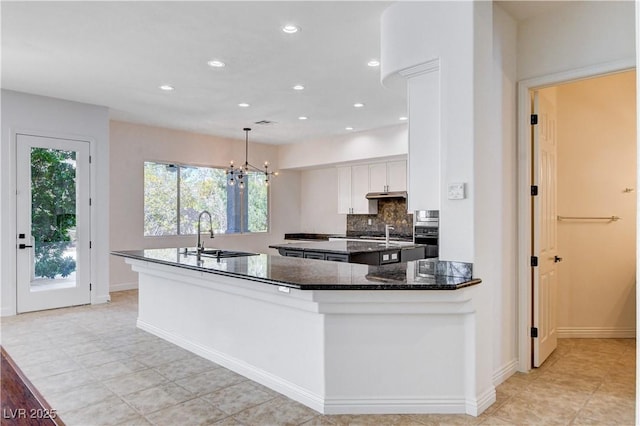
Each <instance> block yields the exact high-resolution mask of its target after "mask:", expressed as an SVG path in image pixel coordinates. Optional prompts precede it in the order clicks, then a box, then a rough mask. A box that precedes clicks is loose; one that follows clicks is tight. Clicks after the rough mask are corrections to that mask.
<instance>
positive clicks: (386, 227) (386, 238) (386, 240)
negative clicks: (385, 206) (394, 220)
mask: <svg viewBox="0 0 640 426" xmlns="http://www.w3.org/2000/svg"><path fill="white" fill-rule="evenodd" d="M392 229H396V228H394V227H393V226H391V225H384V243H385V244H386V245H389V231H390V230H392Z"/></svg>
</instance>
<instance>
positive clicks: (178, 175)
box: [142, 160, 271, 238]
mask: <svg viewBox="0 0 640 426" xmlns="http://www.w3.org/2000/svg"><path fill="white" fill-rule="evenodd" d="M147 164H153V165H163V166H169V167H176V197H177V200H176V220H177V224H176V233H175V234H165V235H148V234H145V228H146V226H145V225H146V222H145V220H146V218H145V215H144V211H145V204H146V197H145V184H146V179H145V173H144V169H145V166H146V165H147ZM183 168H208V169H216V170H222V171H224V172H226V170H227V168H228V167H222V166H215V165H210V164H196V163H182V162H176V161H164V160H144V161H143V165H142V194H143V195H142V205H143V226H142V233H143V237H144V238H167V237H187V236H195V235H197V233H193V234H184V233H181V220H180V212H181V198H182V197H181V191H180V187H181V179H182V169H183ZM251 173H256V172H251ZM227 185H228V184H227ZM248 188H249V186H248V185H247V186H246V190H248ZM266 191H267V194H266V197H267V200H266V201H267V207H266V215H267V220H266V225H267V228H266V230H264V231H249V230H248V228H249V226H248V220H249V206H248V203H249V201H248V200H249V197H248V195H244V196H242V197H240V200H241V203H240V211H241V219H240V229H241V230H240V231H239V232H224V233H220V234H218V235H225V236H230V235H264V234H269V233H270V232H271V185H269V186H268V187H267V189H266ZM243 201H244V202H243ZM244 216H246V222H247V229H242V228H243V227H244V220H243V217H244ZM227 220H228V219H227Z"/></svg>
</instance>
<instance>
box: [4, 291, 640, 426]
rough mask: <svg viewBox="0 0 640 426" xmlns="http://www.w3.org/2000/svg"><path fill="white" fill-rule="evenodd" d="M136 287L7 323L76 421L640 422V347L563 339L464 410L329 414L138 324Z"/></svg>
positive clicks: (32, 366)
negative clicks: (478, 407) (479, 405)
mask: <svg viewBox="0 0 640 426" xmlns="http://www.w3.org/2000/svg"><path fill="white" fill-rule="evenodd" d="M136 313H137V292H136V291H125V292H118V293H113V294H112V302H111V303H109V304H104V305H99V306H82V307H75V308H67V309H58V310H52V311H44V312H36V313H30V314H24V315H18V316H15V317H9V318H4V319H3V320H2V327H1V331H2V335H1V337H2V345H3V346H4V347H5V348H6V349H7V351H8V352H9V354H10V355H11V356H12V357H13V358H14V359H15V361H16V362H17V364H18V365H19V366H20V368H22V370H23V371H24V372H25V374H26V375H27V377H29V378H30V379H31V381H32V382H33V383H34V385H35V386H36V387H37V388H38V389H39V390H40V391H41V393H42V394H43V395H44V397H45V398H46V399H47V401H48V402H49V403H50V404H51V406H52V407H53V408H55V409H57V410H58V412H59V413H60V416H61V418H62V419H63V420H64V421H65V422H66V423H67V424H68V425H81V426H90V425H118V424H121V425H148V424H157V425H204V424H216V425H285V424H286V425H297V424H304V425H438V424H455V425H475V424H482V425H514V424H515V425H521V424H527V425H533V424H540V425H553V424H563V425H632V424H633V423H634V410H635V408H634V407H635V406H634V404H635V340H631V339H602V340H601V339H565V340H560V341H559V344H558V349H557V350H556V351H555V352H554V353H553V354H552V356H551V357H550V359H549V360H547V362H546V363H545V364H544V366H543V367H542V368H540V369H537V370H534V371H533V372H532V373H530V374H521V373H516V374H515V375H514V376H512V377H511V378H510V379H509V380H507V381H506V382H505V383H503V384H501V385H500V386H498V388H497V402H496V403H495V404H494V405H493V406H491V407H490V408H489V409H488V410H487V411H486V412H485V413H483V414H482V415H481V416H479V417H471V416H466V415H360V416H346V415H343V416H324V415H320V414H318V413H316V412H315V411H313V410H311V409H309V408H307V407H305V406H303V405H301V404H299V403H297V402H294V401H292V400H290V399H288V398H286V397H284V396H282V395H280V394H278V393H276V392H273V391H271V390H270V389H267V388H265V387H263V386H261V385H259V384H257V383H255V382H252V381H250V380H247V379H245V378H244V377H242V376H240V375H238V374H236V373H233V372H231V371H229V370H227V369H225V368H223V367H220V366H218V365H217V364H214V363H212V362H210V361H207V360H205V359H202V358H200V357H198V356H195V355H193V354H191V353H190V352H187V351H185V350H183V349H181V348H178V347H176V346H174V345H172V344H170V343H168V342H165V341H164V340H161V339H159V338H157V337H155V336H152V335H150V334H148V333H146V332H143V331H141V330H138V329H136V327H135V320H136Z"/></svg>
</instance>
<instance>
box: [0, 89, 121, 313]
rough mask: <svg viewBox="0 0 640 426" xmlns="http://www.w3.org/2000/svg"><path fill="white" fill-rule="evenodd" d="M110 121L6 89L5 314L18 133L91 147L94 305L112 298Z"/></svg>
mask: <svg viewBox="0 0 640 426" xmlns="http://www.w3.org/2000/svg"><path fill="white" fill-rule="evenodd" d="M108 123H109V121H108V110H107V108H105V107H100V106H95V105H87V104H81V103H77V102H70V101H65V100H60V99H54V98H48V97H43V96H35V95H30V94H26V93H19V92H13V91H8V90H2V146H1V149H0V168H1V177H2V180H1V183H2V187H1V199H2V207H1V211H2V216H1V218H2V222H1V223H0V241H1V243H0V259H1V260H0V266H1V267H0V269H1V270H0V278H1V280H2V284H1V291H0V294H1V295H2V301H1V305H0V306H1V313H2V315H13V314H15V313H16V288H15V286H16V270H15V265H16V229H15V227H16V220H15V205H16V196H15V194H16V187H15V172H16V171H15V144H16V142H15V133H16V132H18V131H19V132H29V133H32V134H33V133H35V134H41V135H48V136H53V137H62V138H78V139H81V140H88V141H90V142H91V153H92V156H93V162H92V178H93V181H92V183H91V188H92V201H93V207H92V225H91V228H92V242H93V249H92V270H91V279H92V283H93V291H92V294H91V301H92V303H100V302H106V301H107V300H108V297H109V293H108V290H109V288H108V285H109V268H108V265H109V260H108V259H109V217H108V211H109V165H108V161H109V124H108Z"/></svg>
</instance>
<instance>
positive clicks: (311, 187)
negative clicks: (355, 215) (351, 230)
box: [300, 167, 347, 234]
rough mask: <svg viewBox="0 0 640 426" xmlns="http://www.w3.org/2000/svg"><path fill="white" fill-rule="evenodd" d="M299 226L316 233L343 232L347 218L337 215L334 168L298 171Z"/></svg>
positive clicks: (336, 184)
mask: <svg viewBox="0 0 640 426" xmlns="http://www.w3.org/2000/svg"><path fill="white" fill-rule="evenodd" d="M300 207H301V209H300V229H301V230H302V232H313V233H319V234H344V233H346V230H347V218H346V215H344V214H338V173H337V170H336V168H335V167H328V168H322V169H312V170H303V171H301V172H300Z"/></svg>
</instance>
